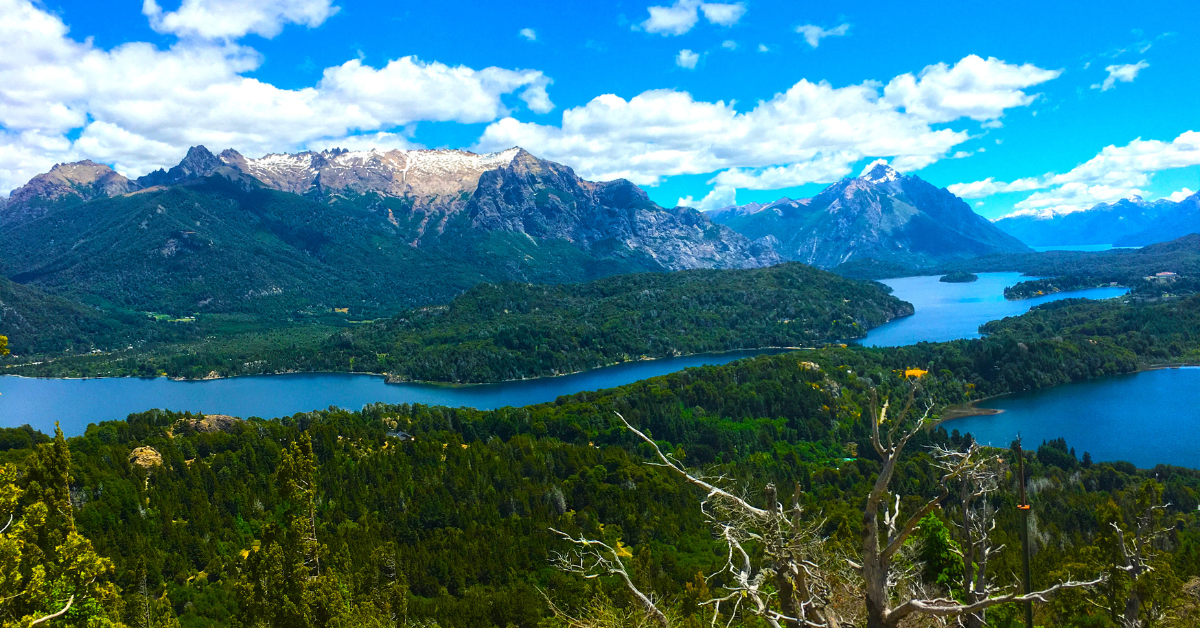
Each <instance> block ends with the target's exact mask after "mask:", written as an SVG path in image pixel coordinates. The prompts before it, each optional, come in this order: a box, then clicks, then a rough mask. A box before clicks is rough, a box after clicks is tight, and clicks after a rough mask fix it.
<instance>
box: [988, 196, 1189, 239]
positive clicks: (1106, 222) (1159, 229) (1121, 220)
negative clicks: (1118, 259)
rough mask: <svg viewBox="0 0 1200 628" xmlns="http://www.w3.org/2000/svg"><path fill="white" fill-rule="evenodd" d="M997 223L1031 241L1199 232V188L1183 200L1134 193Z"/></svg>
mask: <svg viewBox="0 0 1200 628" xmlns="http://www.w3.org/2000/svg"><path fill="white" fill-rule="evenodd" d="M995 224H996V226H997V227H999V228H1000V229H1001V230H1003V231H1004V232H1005V233H1008V234H1010V235H1012V236H1014V237H1016V238H1018V239H1020V240H1021V241H1023V242H1025V243H1026V244H1029V245H1032V246H1056V245H1057V246H1064V245H1096V244H1111V245H1114V246H1146V245H1148V244H1154V243H1156V242H1167V241H1170V240H1174V239H1176V238H1180V237H1183V236H1185V235H1187V234H1189V233H1200V193H1197V194H1192V195H1191V196H1189V197H1187V198H1184V199H1183V200H1181V201H1179V202H1175V201H1171V200H1169V199H1159V200H1156V201H1145V200H1142V198H1141V197H1140V196H1131V197H1129V198H1124V199H1121V200H1119V201H1116V202H1113V203H1100V204H1098V205H1096V206H1094V207H1092V208H1091V209H1087V210H1084V211H1077V212H1071V213H1068V214H1040V213H1023V214H1013V215H1010V216H1006V217H1004V218H1001V219H1000V220H997V221H996V223H995Z"/></svg>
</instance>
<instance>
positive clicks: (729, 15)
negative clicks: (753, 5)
mask: <svg viewBox="0 0 1200 628" xmlns="http://www.w3.org/2000/svg"><path fill="white" fill-rule="evenodd" d="M700 11H701V12H703V13H704V19H706V20H708V21H709V22H712V23H713V24H716V25H718V26H733V25H734V24H737V23H738V20H740V19H742V16H743V15H745V14H746V5H744V4H742V3H741V2H737V3H733V4H722V3H720V2H704V3H701V4H700Z"/></svg>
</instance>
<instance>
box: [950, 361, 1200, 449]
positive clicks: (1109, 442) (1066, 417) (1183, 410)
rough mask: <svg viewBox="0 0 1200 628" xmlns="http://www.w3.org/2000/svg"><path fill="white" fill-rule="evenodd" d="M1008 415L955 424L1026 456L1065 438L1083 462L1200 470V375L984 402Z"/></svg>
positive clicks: (1092, 384)
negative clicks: (1016, 445) (1021, 444)
mask: <svg viewBox="0 0 1200 628" xmlns="http://www.w3.org/2000/svg"><path fill="white" fill-rule="evenodd" d="M979 407H981V408H992V409H996V410H1001V411H1002V412H1001V413H1000V414H994V415H990V416H974V417H967V418H963V419H955V420H952V421H947V422H946V423H944V424H943V425H944V426H945V428H946V430H953V429H957V430H958V431H959V432H962V433H966V432H970V433H971V434H972V435H974V436H975V438H976V439H977V440H978V441H979V442H981V443H984V444H988V445H994V446H996V447H1008V446H1009V444H1010V443H1011V442H1012V441H1013V439H1015V438H1016V436H1017V432H1018V431H1019V432H1020V433H1021V436H1022V437H1023V438H1024V441H1025V447H1026V449H1037V446H1038V445H1040V444H1041V443H1042V441H1044V440H1050V439H1054V438H1058V437H1060V436H1061V437H1063V438H1066V439H1067V445H1069V446H1071V447H1074V448H1075V453H1076V454H1077V455H1078V456H1079V457H1080V458H1083V452H1085V451H1086V452H1089V453H1091V454H1092V459H1093V460H1096V461H1102V460H1108V461H1112V460H1128V461H1129V462H1132V463H1133V464H1134V465H1136V466H1138V467H1139V468H1143V469H1144V468H1151V467H1153V466H1154V465H1156V464H1159V463H1163V464H1172V465H1178V466H1182V467H1190V468H1193V469H1200V368H1178V369H1161V370H1154V371H1144V372H1141V373H1133V374H1129V375H1117V376H1113V377H1104V378H1100V379H1094V380H1090V381H1085V382H1079V383H1075V384H1067V385H1064V386H1055V387H1053V388H1047V389H1045V390H1039V391H1035V392H1030V393H1020V394H1014V395H1005V396H1003V397H997V398H995V399H989V400H988V401H986V402H983V403H980V404H979Z"/></svg>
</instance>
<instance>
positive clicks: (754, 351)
mask: <svg viewBox="0 0 1200 628" xmlns="http://www.w3.org/2000/svg"><path fill="white" fill-rule="evenodd" d="M832 346H837V345H836V343H835V344H834V345H832ZM819 348H820V347H755V348H750V349H726V350H724V351H701V352H697V353H680V354H677V355H666V356H662V357H658V358H653V357H648V356H643V357H640V358H638V359H636V360H625V361H622V362H611V363H609V364H604V365H601V366H595V367H592V368H587V369H581V370H578V371H571V372H569V373H557V374H554V375H537V376H535V377H520V378H513V379H501V380H496V381H491V382H444V381H427V380H399V379H392V378H391V376H390V375H389V374H388V373H375V372H372V371H293V370H289V371H272V372H270V373H246V374H241V375H216V376H210V375H212V374H211V373H210V374H209V375H206V376H204V377H171V376H169V375H155V376H154V377H139V376H137V375H98V376H95V377H39V376H37V375H21V374H17V373H0V377H13V378H18V379H30V380H41V381H87V380H121V379H145V380H155V379H165V380H168V381H172V382H181V383H186V382H213V381H227V380H235V379H240V378H250V377H273V376H276V375H353V376H367V377H378V378H382V379H383V380H384V382H383V383H384V384H388V385H409V384H416V385H421V386H433V387H438V388H467V387H472V386H493V385H496V384H511V383H516V382H531V381H537V380H548V379H554V378H556V377H567V376H570V375H579V374H582V373H590V372H593V371H600V370H603V369H607V368H612V367H614V366H622V365H626V364H637V363H640V362H659V361H662V360H672V359H677V358H695V357H704V356H710V355H711V356H721V355H727V354H730V353H743V352H744V353H746V354H747V355H746V356H745V357H747V358H752V357H756V356H759V355H766V354H768V352H776V353H774V354H772V355H775V354H778V353H788V352H791V351H814V350H816V349H819Z"/></svg>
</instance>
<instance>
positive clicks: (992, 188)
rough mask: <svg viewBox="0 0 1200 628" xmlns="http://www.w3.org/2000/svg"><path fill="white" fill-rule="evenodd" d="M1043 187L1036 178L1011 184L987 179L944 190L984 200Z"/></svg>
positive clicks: (960, 184) (959, 184)
mask: <svg viewBox="0 0 1200 628" xmlns="http://www.w3.org/2000/svg"><path fill="white" fill-rule="evenodd" d="M1042 187H1044V186H1043V185H1042V182H1041V181H1040V180H1039V179H1038V178H1037V177H1031V178H1027V179H1017V180H1016V181H1012V182H1011V183H1005V182H1003V181H996V180H995V179H994V178H993V177H988V178H986V179H984V180H983V181H975V182H972V183H955V184H953V185H951V186H949V187H947V188H946V189H948V190H950V191H951V192H953V193H954V194H955V195H957V196H960V197H962V198H984V197H987V196H991V195H993V194H999V193H1001V192H1029V191H1032V190H1037V189H1039V188H1042Z"/></svg>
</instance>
